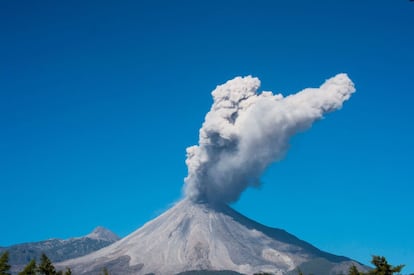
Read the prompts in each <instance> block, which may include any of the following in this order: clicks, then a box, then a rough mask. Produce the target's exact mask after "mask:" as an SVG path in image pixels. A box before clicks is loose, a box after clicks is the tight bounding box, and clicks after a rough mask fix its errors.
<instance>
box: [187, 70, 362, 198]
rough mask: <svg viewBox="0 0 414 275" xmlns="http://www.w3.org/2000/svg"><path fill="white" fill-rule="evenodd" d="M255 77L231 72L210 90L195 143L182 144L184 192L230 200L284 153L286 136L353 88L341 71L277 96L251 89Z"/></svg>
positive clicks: (336, 106)
mask: <svg viewBox="0 0 414 275" xmlns="http://www.w3.org/2000/svg"><path fill="white" fill-rule="evenodd" d="M259 86H260V80H259V79H258V78H255V77H251V76H247V77H236V78H234V79H232V80H229V81H227V82H226V83H225V84H223V85H219V86H217V88H216V89H215V90H214V91H213V92H212V95H213V99H214V103H213V105H212V107H211V110H210V111H209V112H208V113H207V115H206V117H205V121H204V123H203V126H202V127H201V129H200V135H199V142H198V145H195V146H191V147H188V148H187V159H186V164H187V166H188V176H187V177H186V178H185V194H186V197H188V198H190V199H191V200H193V201H196V202H212V203H231V202H234V201H236V200H237V199H238V198H239V196H240V194H241V193H242V192H243V191H244V190H245V189H246V188H247V187H249V186H255V185H257V184H258V183H259V178H260V175H261V174H262V173H263V171H264V170H265V169H266V168H267V167H268V166H269V165H270V164H271V163H272V162H275V161H278V160H280V159H281V158H283V156H284V155H285V153H286V151H287V150H288V147H289V140H290V138H291V137H292V136H293V135H295V134H296V133H298V132H301V131H304V130H306V129H308V128H309V127H311V126H312V123H313V122H314V121H316V120H318V119H321V118H322V117H323V115H324V114H325V113H329V112H332V111H335V110H338V109H340V108H341V107H342V104H343V102H344V101H346V100H348V99H349V98H350V96H351V94H352V93H353V92H355V88H354V84H353V83H352V81H351V80H350V79H349V78H348V76H347V75H346V74H338V75H336V76H335V77H333V78H331V79H328V80H327V81H326V82H325V83H324V84H322V86H320V87H319V88H307V89H304V90H303V91H300V92H298V93H296V94H293V95H290V96H287V97H283V96H282V95H281V94H276V95H273V93H272V92H261V93H257V90H258V88H259Z"/></svg>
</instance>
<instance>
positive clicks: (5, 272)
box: [0, 251, 414, 275]
mask: <svg viewBox="0 0 414 275" xmlns="http://www.w3.org/2000/svg"><path fill="white" fill-rule="evenodd" d="M371 263H372V264H373V265H374V268H372V269H371V270H369V271H368V272H361V271H359V270H358V268H357V267H356V266H355V265H352V266H351V267H350V268H349V270H348V274H347V275H396V274H400V273H401V270H402V269H403V268H404V265H397V266H392V265H391V264H389V263H388V261H387V259H386V258H385V257H382V256H372V260H371ZM10 268H11V266H10V265H9V253H8V252H7V251H6V252H4V253H3V254H2V255H1V256H0V275H11V274H10V272H9V271H10ZM18 275H72V271H71V269H70V268H66V270H65V271H62V270H60V271H56V269H55V267H54V266H53V264H52V262H51V261H50V259H49V258H48V257H47V256H46V254H44V253H42V255H41V256H40V263H39V264H37V263H36V261H35V260H34V259H33V260H31V261H30V262H29V263H28V264H27V265H26V266H25V267H24V269H23V270H22V271H21V272H19V273H18ZM102 275H109V272H108V270H107V269H106V268H104V269H103V270H102ZM254 275H272V274H270V273H255V274H254ZM298 275H304V274H303V273H302V271H300V270H298ZM410 275H414V274H410Z"/></svg>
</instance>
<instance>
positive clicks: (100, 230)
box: [85, 226, 120, 242]
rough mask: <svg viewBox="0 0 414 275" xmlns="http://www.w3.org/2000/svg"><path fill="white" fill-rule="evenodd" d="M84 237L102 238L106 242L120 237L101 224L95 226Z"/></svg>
mask: <svg viewBox="0 0 414 275" xmlns="http://www.w3.org/2000/svg"><path fill="white" fill-rule="evenodd" d="M85 237H86V238H90V239H94V240H104V241H108V242H116V241H118V240H119V239H120V238H119V237H118V235H116V234H115V233H113V232H112V231H110V230H109V229H106V228H105V227H102V226H98V227H96V228H95V229H94V230H93V231H92V232H91V233H89V234H88V235H86V236H85Z"/></svg>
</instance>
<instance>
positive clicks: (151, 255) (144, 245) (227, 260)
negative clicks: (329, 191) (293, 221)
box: [59, 200, 358, 275]
mask: <svg viewBox="0 0 414 275" xmlns="http://www.w3.org/2000/svg"><path fill="white" fill-rule="evenodd" d="M318 262H320V263H323V267H324V268H323V269H324V270H320V268H319V269H318V274H321V275H322V274H330V273H331V272H332V274H335V273H336V274H337V273H346V271H347V269H348V267H349V265H350V264H352V263H354V262H352V261H351V260H350V259H348V258H345V257H340V256H335V255H332V254H329V253H326V252H323V251H320V250H319V249H317V248H315V247H314V246H312V245H310V244H308V243H306V242H304V241H302V240H300V239H298V238H296V237H295V236H293V235H291V234H289V233H287V232H286V231H284V230H280V229H273V228H269V227H266V226H263V225H261V224H258V223H256V222H254V221H252V220H250V219H248V218H246V217H244V216H243V215H241V214H239V213H237V212H236V211H234V210H233V209H231V208H230V207H227V206H213V205H209V204H201V203H193V202H191V201H189V200H183V201H181V202H179V203H177V204H176V205H175V206H174V207H173V208H171V209H170V210H168V211H167V212H165V213H164V214H162V215H161V216H159V217H158V218H156V219H154V220H152V221H150V222H148V223H147V224H145V225H144V226H143V227H141V228H140V229H138V230H137V231H135V232H133V233H132V234H130V235H129V236H127V237H125V238H123V239H122V240H120V241H118V242H116V243H114V244H112V245H110V246H108V247H106V248H103V249H101V250H99V251H96V252H94V253H91V254H89V255H86V256H84V257H81V258H77V259H72V260H68V261H66V262H63V263H60V264H59V267H60V268H64V267H70V268H72V270H73V271H74V273H75V274H99V272H100V271H101V270H102V268H103V267H106V268H108V269H109V270H110V271H112V273H113V274H148V273H154V274H176V273H180V272H185V271H191V270H233V271H236V272H239V273H243V274H252V273H255V272H261V271H262V272H263V271H265V272H271V273H274V274H287V273H289V272H292V271H294V270H295V269H296V268H297V267H298V266H301V267H303V268H304V269H303V270H304V271H312V270H314V269H315V268H314V266H315V265H316V266H317V264H313V263H318ZM355 264H356V265H358V264H357V263H355ZM321 272H322V273H321Z"/></svg>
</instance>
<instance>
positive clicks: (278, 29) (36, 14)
mask: <svg viewBox="0 0 414 275" xmlns="http://www.w3.org/2000/svg"><path fill="white" fill-rule="evenodd" d="M413 26H414V3H410V2H409V1H408V0H407V1H405V0H397V1H395V0H393V1H391V0H389V1H385V0H384V1H373V0H367V1H356V0H352V1H328V0H325V1H323V0H317V1H303V0H298V1H203V2H201V1H190V0H188V1H185V0H182V1H70V2H62V1H3V2H1V3H0V28H1V29H0V30H1V35H0V129H1V130H0V131H1V132H0V187H1V198H2V206H3V207H2V208H3V211H2V220H3V223H2V226H1V227H0V246H7V245H11V244H14V243H21V242H29V241H38V240H44V239H47V238H52V237H58V238H67V237H72V236H80V235H84V234H86V233H88V232H89V231H91V230H92V229H93V228H94V227H95V226H98V225H102V226H105V227H107V228H109V229H111V230H113V231H114V232H116V233H117V234H119V235H120V236H125V235H127V234H129V233H131V232H132V231H134V230H135V229H137V228H138V227H139V226H141V225H142V224H144V223H145V222H146V221H148V220H150V219H151V218H154V217H156V216H157V215H158V214H160V213H162V211H164V210H165V209H167V208H168V207H169V206H170V205H171V203H173V202H174V201H177V200H178V199H180V197H181V194H182V185H183V179H184V177H185V176H186V175H187V168H186V166H185V163H184V161H185V148H186V147H188V146H191V145H194V144H196V143H197V141H198V130H199V128H200V126H201V123H202V122H203V120H204V115H205V114H206V112H207V111H208V110H209V108H210V105H211V103H212V99H211V95H210V92H211V91H212V90H213V89H214V88H215V87H216V85H218V84H222V83H224V82H225V81H227V80H228V79H231V78H233V77H235V76H239V75H241V76H245V75H253V76H257V77H259V78H260V79H261V81H262V88H261V89H262V90H271V91H273V92H281V93H283V94H284V95H287V94H291V93H295V92H297V91H299V90H301V89H303V88H306V87H318V86H319V85H320V84H321V83H322V82H323V81H324V80H325V79H327V78H329V77H331V76H334V75H335V74H337V73H339V72H346V73H348V74H349V76H350V78H351V79H352V80H353V81H354V82H355V85H356V89H357V92H356V94H354V96H353V97H352V98H351V100H350V101H348V102H346V103H345V106H344V108H343V109H342V110H340V111H338V112H335V113H332V114H329V115H327V116H326V119H324V120H323V121H319V122H317V123H316V124H315V125H314V126H313V127H312V129H310V130H309V131H307V132H305V133H302V134H299V135H297V136H295V137H294V138H293V140H292V142H291V149H290V151H289V153H288V155H287V156H286V158H285V159H284V160H283V161H281V162H279V163H275V164H274V165H272V166H271V167H270V168H269V169H268V170H267V171H266V172H265V174H264V175H263V177H262V181H263V185H262V186H261V187H260V188H258V189H250V190H248V191H246V192H245V193H244V194H243V195H242V197H241V199H240V200H239V201H238V202H237V203H235V204H234V205H233V206H234V208H236V209H237V210H238V211H240V212H241V213H243V214H245V215H246V216H248V217H250V218H252V219H254V220H257V221H259V222H261V223H263V224H266V225H268V226H272V227H278V228H283V229H285V230H287V231H289V232H291V233H293V234H295V235H296V236H298V237H300V238H302V239H304V240H306V241H308V242H310V243H312V244H314V245H315V246H317V247H319V248H321V249H323V250H327V251H329V252H332V253H336V254H340V255H346V256H349V257H352V258H354V259H357V260H359V261H362V262H363V263H369V260H370V258H371V255H373V254H379V255H384V256H386V257H387V258H388V259H389V261H390V262H391V263H392V264H406V268H405V272H406V273H410V272H411V273H412V272H414V262H413V261H414V260H413V259H414V237H413V235H412V228H414V219H413V214H412V213H414V203H413V200H412V196H413V194H414V186H413V183H414V175H413V173H412V160H411V156H412V155H413V153H414V150H413V148H412V146H411V144H412V140H414V126H413V123H412V119H413V117H414V108H413V107H412V102H413V98H414V96H413V94H412V92H413V91H414V82H413V73H414V51H413V45H414V28H413Z"/></svg>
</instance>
